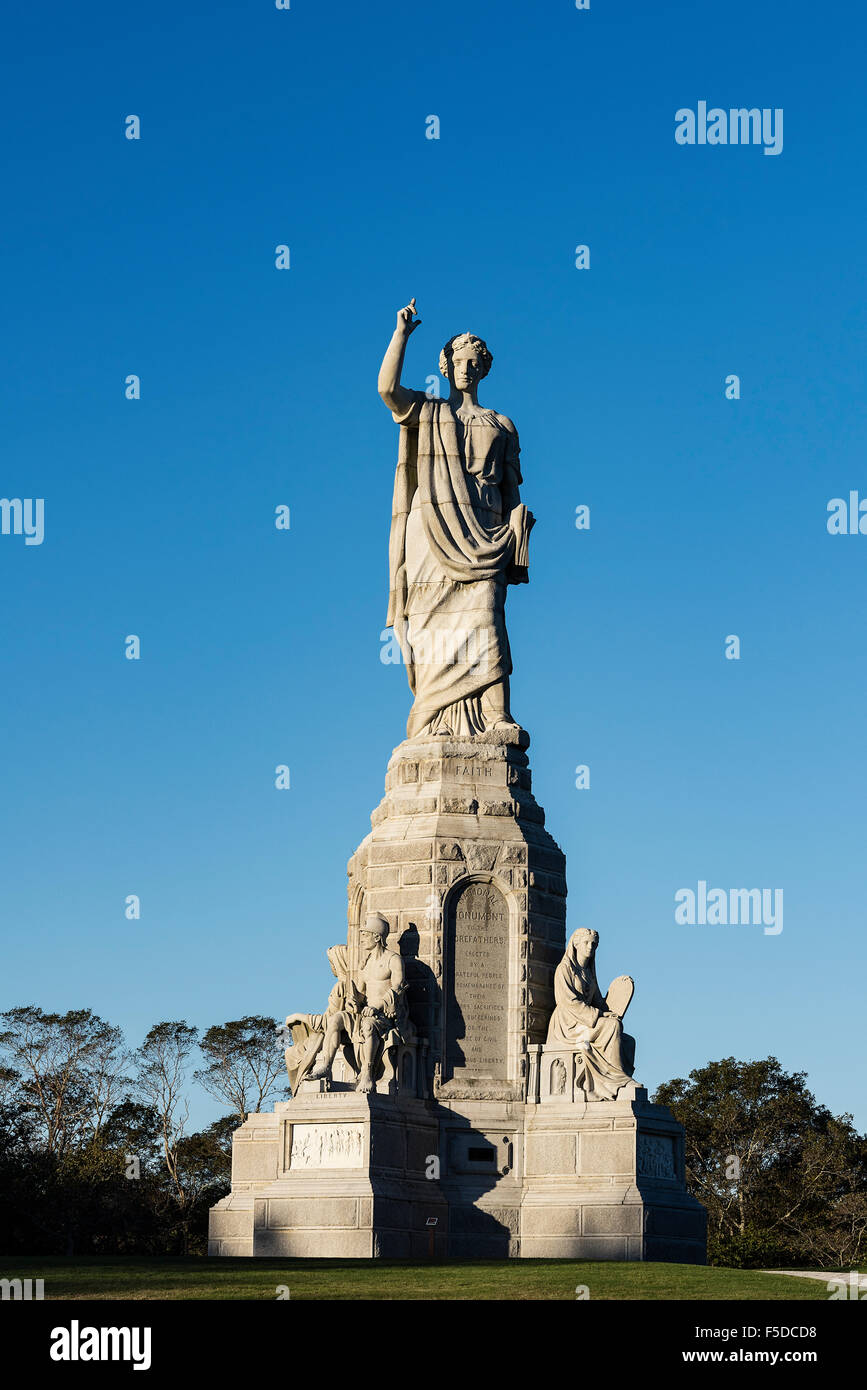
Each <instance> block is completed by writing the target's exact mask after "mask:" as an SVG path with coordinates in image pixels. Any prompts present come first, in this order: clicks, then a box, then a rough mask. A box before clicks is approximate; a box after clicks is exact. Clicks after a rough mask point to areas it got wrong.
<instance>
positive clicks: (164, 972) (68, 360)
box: [0, 0, 867, 1126]
mask: <svg viewBox="0 0 867 1390" xmlns="http://www.w3.org/2000/svg"><path fill="white" fill-rule="evenodd" d="M864 30H865V20H864V17H863V14H862V13H861V11H860V10H858V9H856V8H852V7H848V6H841V5H837V6H835V5H826V6H823V7H821V8H817V7H816V6H814V5H812V4H806V3H804V2H803V0H790V3H788V4H786V5H783V4H782V3H776V4H771V3H767V2H766V0H749V3H747V0H735V3H730V4H728V5H726V6H717V7H710V6H697V5H696V4H695V3H694V0H690V3H687V0H674V2H673V3H668V4H666V5H660V6H654V5H648V4H646V3H645V4H639V3H637V0H636V3H624V2H623V0H592V2H591V9H590V10H589V11H587V12H579V11H576V10H575V8H574V6H573V5H572V4H571V3H567V0H561V3H556V4H554V3H545V4H539V5H529V4H525V3H515V0H498V3H494V0H478V2H477V3H474V4H472V5H461V4H458V3H455V2H454V0H444V2H443V3H441V4H439V5H437V6H435V7H430V6H422V5H418V6H410V5H407V4H406V3H397V0H394V2H391V0H385V2H383V0H381V2H380V3H378V4H375V5H365V6H361V5H357V4H354V3H349V0H339V3H329V2H328V0H316V3H313V0H292V8H291V10H289V11H278V10H276V8H274V7H273V5H270V6H269V4H268V3H267V0H259V2H258V3H251V2H250V0H246V3H241V0H235V3H208V4H204V3H184V4H183V5H177V4H176V3H173V4H169V3H150V4H144V5H137V6H131V7H117V6H114V5H112V6H110V5H108V4H104V3H94V4H92V5H90V6H88V7H87V8H86V10H84V11H82V10H80V9H75V8H72V7H69V6H68V5H61V4H59V3H48V4H43V5H40V6H38V7H35V8H32V7H31V8H30V9H27V8H26V7H23V6H22V7H17V8H16V12H15V13H14V15H10V16H7V19H6V21H5V33H4V39H5V42H4V44H3V46H2V58H0V63H2V77H3V81H2V83H0V105H2V119H3V131H4V142H3V143H4V154H5V171H4V193H5V202H6V215H5V217H4V225H3V249H4V259H5V261H6V266H7V283H6V292H5V296H4V298H5V306H4V318H5V328H6V335H5V336H6V353H5V364H4V370H3V374H2V397H3V402H2V408H3V418H4V434H5V436H6V439H5V448H4V451H3V467H2V475H0V493H2V495H3V496H6V497H25V498H30V497H33V498H36V497H42V498H44V499H45V527H46V531H45V540H44V543H43V544H42V545H41V546H31V547H25V546H24V544H23V538H22V537H20V536H19V537H15V536H0V583H2V593H3V604H2V619H0V622H2V628H0V632H2V638H0V650H2V655H3V661H4V668H5V669H4V675H3V681H2V689H0V712H2V719H3V727H4V733H5V737H4V757H3V762H2V782H0V846H2V849H0V854H2V860H3V863H2V875H3V892H2V907H0V911H2V918H3V928H4V930H3V937H4V961H5V970H4V987H3V990H2V997H3V999H2V1002H3V1006H4V1007H5V1006H7V1005H12V1004H16V1003H21V1002H29V1001H34V1002H37V1003H39V1004H41V1005H42V1006H43V1007H45V1008H51V1009H66V1008H69V1007H78V1006H89V1007H92V1008H94V1009H95V1010H96V1011H97V1012H99V1013H101V1014H103V1015H104V1016H106V1017H108V1018H110V1019H111V1020H112V1021H115V1022H118V1023H120V1024H122V1025H123V1026H124V1028H125V1029H126V1030H127V1032H128V1034H129V1036H130V1038H131V1040H132V1041H133V1042H138V1041H139V1039H140V1038H141V1036H142V1035H143V1033H144V1032H145V1031H146V1029H147V1028H148V1027H149V1026H150V1024H151V1023H153V1022H155V1021H157V1020H159V1019H163V1018H175V1017H182V1016H183V1017H186V1018H187V1019H188V1020H189V1021H190V1022H194V1023H198V1024H199V1025H201V1026H203V1027H205V1026H207V1025H208V1024H210V1023H212V1022H217V1021H222V1020H224V1019H228V1018H236V1017H239V1016H241V1015H242V1014H244V1013H248V1012H261V1013H266V1014H274V1015H278V1016H282V1015H283V1014H284V1013H285V1012H286V1011H287V1010H288V1009H290V1008H291V1009H296V1008H312V1009H316V1008H319V1007H321V1006H322V1005H323V1004H324V1001H325V998H326V997H327V992H328V988H329V984H330V982H331V977H330V972H329V970H328V966H327V963H326V961H325V949H326V947H327V946H329V945H331V944H332V943H333V942H336V941H340V940H342V939H344V935H345V903H346V898H345V882H346V880H345V865H346V860H347V859H348V857H349V855H350V854H351V853H352V852H353V850H354V849H355V847H356V845H357V844H358V842H359V841H360V840H361V839H362V837H363V836H364V834H365V833H366V831H367V829H368V827H369V819H368V817H369V814H370V811H371V810H372V809H373V808H374V806H375V805H376V804H377V803H378V801H379V799H380V796H381V794H382V783H383V777H384V773H385V767H386V763H387V759H388V756H389V753H390V751H391V749H392V747H393V746H394V745H395V744H396V743H398V742H399V741H400V739H401V738H402V737H403V732H404V728H405V720H406V715H407V712H408V707H409V699H410V697H409V692H408V689H407V687H406V681H405V674H404V672H403V671H402V670H400V669H399V668H395V667H390V666H385V665H383V664H382V663H381V662H380V660H379V652H380V632H381V631H382V626H383V622H384V619H385V604H386V588H387V537H388V522H389V509H390V501H391V488H392V480H393V471H394V463H395V459H396V450H397V437H396V433H397V432H396V430H395V427H394V425H393V423H392V421H391V419H390V417H389V415H388V414H387V412H386V411H385V410H384V408H383V407H382V405H381V403H380V401H379V399H378V397H377V395H376V390H375V383H376V373H377V369H378V366H379V361H380V359H381V356H382V353H383V351H384V349H385V346H386V344H387V342H388V339H389V336H390V334H391V331H392V328H393V324H394V315H395V311H396V309H397V308H399V307H400V306H401V305H402V304H404V303H405V302H406V301H407V300H408V299H409V297H410V296H411V295H413V294H414V295H416V296H417V299H418V305H419V311H420V314H421V317H422V320H423V323H422V327H421V328H420V329H419V330H418V331H417V333H416V334H415V335H414V336H413V338H412V340H411V343H410V345H409V349H408V360H407V371H406V375H405V380H406V382H407V384H408V385H412V386H416V387H423V386H424V379H425V377H426V376H428V375H429V374H431V373H432V372H435V371H436V369H437V366H436V364H437V357H438V353H439V349H440V347H441V345H442V343H443V342H444V341H445V340H446V339H447V338H448V337H450V336H451V335H452V334H453V333H456V332H460V331H465V330H471V331H473V332H475V333H478V334H480V335H481V336H483V337H484V338H486V340H487V342H488V344H489V346H490V348H491V349H492V351H493V354H494V366H493V369H492V372H491V375H490V376H489V378H488V379H487V381H486V382H485V383H484V389H483V391H482V393H481V399H482V401H483V403H484V404H488V405H491V406H493V407H494V408H496V409H498V410H500V411H502V412H505V413H506V414H508V415H509V416H511V417H512V418H513V419H514V420H515V422H516V424H517V427H518V430H519V432H520V436H521V444H522V451H523V452H522V458H523V469H524V478H525V484H524V489H523V496H524V500H525V501H526V503H527V504H528V506H530V507H531V508H532V510H533V511H534V513H535V514H536V516H537V518H538V524H537V527H536V530H535V531H534V534H533V540H532V547H531V565H532V569H531V577H532V582H531V584H530V585H529V586H528V587H525V588H520V589H515V590H513V591H512V592H511V594H510V599H509V608H508V617H509V627H510V636H511V642H512V649H513V655H514V659H515V675H514V679H513V708H514V712H515V715H516V717H517V718H518V719H519V720H520V722H521V723H523V724H524V725H525V726H526V727H527V728H528V729H529V730H530V732H531V735H532V740H533V742H532V746H531V750H530V756H531V761H532V765H533V770H534V785H535V790H536V793H537V796H538V797H539V799H540V801H541V802H542V804H543V805H544V806H545V808H546V812H547V823H548V827H549V829H550V830H551V832H552V834H553V835H554V836H555V838H556V839H557V840H558V841H559V843H560V844H561V846H562V847H563V849H564V850H565V852H566V856H567V870H568V879H569V890H570V891H569V925H570V927H575V926H579V925H591V926H593V927H595V928H597V929H598V930H599V931H600V933H601V937H602V940H601V945H600V951H599V966H600V975H601V976H606V977H607V978H611V977H613V976H614V975H617V974H620V973H621V972H624V971H628V972H629V973H630V974H632V975H634V976H635V978H636V981H637V994H636V999H635V1003H634V1005H633V1007H632V1011H631V1012H630V1015H629V1019H630V1024H631V1029H632V1031H633V1032H634V1033H635V1034H636V1035H637V1037H638V1042H639V1050H638V1074H639V1076H640V1077H641V1079H642V1080H644V1081H645V1082H646V1083H647V1084H648V1085H650V1086H655V1085H656V1084H658V1083H659V1082H660V1081H662V1080H664V1079H667V1078H669V1077H671V1076H674V1075H684V1074H685V1073H687V1072H688V1071H689V1070H690V1069H691V1068H693V1067H695V1066H700V1065H702V1064H704V1063H705V1062H706V1061H708V1060H709V1059H711V1058H717V1057H721V1056H726V1055H731V1054H734V1055H735V1056H738V1057H741V1058H749V1057H756V1056H765V1055H767V1054H769V1053H774V1054H776V1055H777V1056H778V1057H779V1058H780V1059H781V1061H782V1063H783V1065H784V1066H786V1067H787V1068H789V1069H792V1070H806V1071H807V1072H808V1073H809V1077H810V1083H811V1085H812V1086H813V1088H814V1090H815V1091H816V1093H817V1095H818V1097H819V1099H820V1100H822V1101H823V1102H824V1103H826V1104H827V1105H829V1106H830V1107H831V1108H832V1109H834V1110H835V1111H842V1110H849V1111H853V1112H854V1113H855V1115H856V1119H858V1120H859V1122H860V1123H861V1125H862V1126H864V1125H865V1124H867V1101H865V1094H864V1083H863V1079H862V1076H861V1073H862V1070H863V1069H862V1068H861V1067H860V1064H859V1057H860V1049H861V1044H862V1039H863V1031H864V1030H863V1018H862V1009H863V973H864V964H865V962H864V954H865V953H864V945H863V941H864V915H865V914H864V895H865V890H864V877H865V855H864V840H865V835H864V828H865V827H864V820H865V812H864V790H863V783H864V775H865V720H864V713H863V704H864V700H863V691H864V686H865V676H867V653H865V647H864V641H863V630H864V621H863V615H864V608H865V602H867V585H865V579H864V575H865V563H867V537H864V536H850V537H832V536H829V534H828V532H827V529H826V508H827V504H828V501H829V499H830V498H832V497H837V496H847V495H848V492H849V490H850V489H860V490H861V491H862V493H863V494H864V495H867V468H865V464H864V449H863V433H864V409H863V400H864V394H865V393H864V385H865V383H864V362H865V315H864V290H865V283H864V282H865V272H864V252H863V227H864V223H865V216H864V211H865V209H864V203H865V194H864V180H863V162H864V152H863V140H864V121H863V109H862V104H863V99H862V95H861V93H862V90H863V72H862V66H863V59H862V54H863V41H864V37H865V34H864ZM700 100H706V101H707V102H708V105H709V106H714V105H718V106H720V107H723V108H729V107H739V106H748V107H751V106H757V107H772V108H778V107H779V108H783V110H784V113H785V121H784V131H785V139H784V149H783V152H782V154H781V155H779V156H778V157H767V156H765V155H763V153H762V150H761V149H760V148H754V147H734V146H729V147H709V146H705V147H698V146H696V147H682V146H679V145H677V144H676V143H675V140H674V128H675V111H676V110H677V109H678V108H681V107H687V106H689V107H692V108H695V107H696V106H697V103H698V102H699V101H700ZM132 113H134V114H137V115H138V116H140V118H141V139H140V140H139V141H128V140H126V139H125V138H124V120H125V117H126V116H127V115H129V114H132ZM430 114H436V115H438V116H439V118H440V122H441V134H440V139H439V140H438V141H433V140H427V139H426V138H425V118H426V117H427V116H428V115H430ZM281 243H285V244H288V245H289V246H290V248H291V269H290V270H288V271H278V270H277V269H276V268H275V265H274V249H275V247H276V246H277V245H278V244H281ZM579 243H581V244H587V245H589V246H590V248H591V265H590V269H589V270H587V271H579V270H577V269H576V268H575V265H574V248H575V246H576V245H577V244H579ZM130 373H135V374H137V375H139V376H140V378H141V383H142V398H141V400H139V401H128V400H126V399H125V397H124V380H125V378H126V377H127V375H128V374H130ZM730 373H736V374H738V376H739V377H740V380H741V398H740V400H738V401H730V400H727V399H726V398H725V394H724V387H725V378H726V376H727V375H729V374H730ZM280 503H285V504H287V505H289V506H290V507H291V515H292V523H291V530H290V531H289V532H278V531H277V530H275V528H274V525H273V515H274V508H275V507H276V506H277V505H278V504H280ZM580 503H586V504H588V505H589V506H590V507H591V527H590V530H589V531H586V532H578V531H576V529H575V526H574V516H575V508H576V506H577V505H578V504H580ZM129 633H135V634H138V635H139V636H140V638H141V643H142V659H141V660H140V661H138V662H131V661H127V660H126V659H125V658H124V638H125V637H126V635H127V634H129ZM730 633H736V634H738V635H739V636H740V638H741V644H742V655H741V659H740V661H737V662H735V661H727V660H726V659H725V657H724V643H725V638H726V636H727V635H728V634H730ZM278 763H286V764H288V765H289V767H290V769H291V783H292V785H291V790H289V791H284V792H278V791H277V790H276V789H275V787H274V768H275V766H276V765H277V764H278ZM579 763H586V764H588V765H589V766H590V769H591V786H590V789H589V790H586V791H578V790H576V789H575V786H574V781H575V778H574V769H575V767H576V765H577V764H579ZM700 879H704V880H706V881H707V882H708V883H709V884H710V885H711V886H716V887H722V888H726V889H729V888H739V887H745V888H748V887H767V888H782V889H783V890H784V895H785V925H784V930H783V932H782V933H781V934H779V935H777V936H769V935H765V934H764V933H763V932H762V929H761V927H757V926H738V927H710V926H693V927H689V926H679V925H677V924H676V923H675V920H674V894H675V892H676V891H677V890H678V889H680V888H683V887H693V888H694V887H695V886H696V884H697V882H698V880H700ZM130 893H136V894H138V895H139V896H140V898H141V902H142V917H141V920H140V921H139V922H129V921H127V920H126V919H125V916H124V900H125V898H126V896H127V894H130ZM210 1113H211V1109H210V1104H209V1103H205V1102H202V1105H201V1116H202V1117H207V1116H208V1115H210Z"/></svg>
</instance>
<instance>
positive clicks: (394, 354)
mask: <svg viewBox="0 0 867 1390" xmlns="http://www.w3.org/2000/svg"><path fill="white" fill-rule="evenodd" d="M414 316H415V298H412V299H411V300H410V301H409V304H407V306H406V308H405V309H398V311H397V327H396V328H395V330H394V333H393V334H392V338H391V342H390V343H389V345H388V347H387V348H386V351H385V356H384V357H383V359H382V366H381V367H380V369H379V380H378V382H377V383H376V385H377V390H378V391H379V394H380V396H381V397H382V399H383V400H384V401H385V404H386V405H387V406H388V408H389V410H392V411H394V413H395V415H403V414H405V413H406V411H407V410H409V408H410V406H411V405H412V402H413V395H412V392H411V391H407V389H406V387H405V386H401V384H400V374H401V372H402V371H403V356H404V353H405V352H406V344H407V339H408V338H409V335H410V334H411V333H414V332H415V330H416V329H417V328H418V326H419V324H420V323H421V319H415V320H414ZM413 320H414V321H413Z"/></svg>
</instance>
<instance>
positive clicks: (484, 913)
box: [446, 883, 509, 1080]
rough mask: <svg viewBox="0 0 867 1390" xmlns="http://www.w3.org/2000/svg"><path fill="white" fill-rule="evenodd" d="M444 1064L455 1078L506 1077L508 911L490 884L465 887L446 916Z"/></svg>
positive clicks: (496, 890) (499, 1078)
mask: <svg viewBox="0 0 867 1390" xmlns="http://www.w3.org/2000/svg"><path fill="white" fill-rule="evenodd" d="M447 941H448V945H447V951H448V988H447V991H446V999H447V1001H448V1002H447V1013H446V1035H447V1053H446V1056H447V1064H448V1070H449V1073H450V1074H451V1075H453V1076H479V1077H491V1078H493V1079H496V1080H501V1079H504V1078H505V1076H506V1060H507V1051H508V1038H507V1026H508V1001H509V908H508V904H507V903H506V900H505V898H504V897H503V895H502V893H501V892H500V890H499V888H497V887H496V886H495V885H494V884H493V883H468V884H467V885H466V886H465V887H464V888H462V889H461V890H460V892H459V893H458V894H457V895H456V897H455V898H454V899H453V901H452V904H451V910H450V912H449V921H448V936H447Z"/></svg>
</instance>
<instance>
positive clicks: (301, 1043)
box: [277, 946, 356, 1095]
mask: <svg viewBox="0 0 867 1390" xmlns="http://www.w3.org/2000/svg"><path fill="white" fill-rule="evenodd" d="M327 955H328V964H329V965H330V966H331V973H332V974H333V975H334V977H335V978H336V980H337V984H336V985H335V986H334V988H333V989H332V991H331V993H330V994H329V996H328V1004H327V1006H326V1009H325V1012H324V1013H322V1014H287V1015H286V1022H285V1024H284V1025H283V1028H278V1030H277V1031H278V1033H283V1032H284V1031H285V1029H290V1030H291V1033H292V1042H293V1044H294V1046H292V1047H287V1048H286V1052H285V1057H286V1070H287V1072H288V1073H289V1086H290V1088H291V1090H292V1094H293V1095H294V1094H295V1092H296V1091H297V1089H298V1086H299V1084H300V1083H301V1082H302V1081H303V1080H304V1079H305V1077H306V1076H308V1075H309V1073H310V1071H311V1070H312V1068H313V1066H314V1064H315V1062H316V1058H317V1057H318V1055H319V1053H320V1052H321V1051H322V1044H323V1043H324V1042H325V1034H326V1031H327V1029H328V1024H329V1022H330V1021H331V1019H332V1018H333V1017H334V1015H335V1014H336V1013H339V1012H340V1010H341V1009H342V1008H343V1007H344V1004H345V1002H346V992H347V988H348V986H349V966H348V962H347V948H346V947H345V946H329V948H328V951H327ZM347 1060H348V1061H349V1064H350V1066H352V1067H353V1070H356V1068H355V1066H354V1060H355V1059H354V1057H353V1056H350V1057H348V1058H347Z"/></svg>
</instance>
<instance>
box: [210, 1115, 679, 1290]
mask: <svg viewBox="0 0 867 1390" xmlns="http://www.w3.org/2000/svg"><path fill="white" fill-rule="evenodd" d="M468 1089H469V1090H470V1091H471V1092H472V1088H468ZM639 1096H640V1097H641V1098H640V1099H630V1098H623V1099H618V1100H616V1101H596V1102H587V1103H586V1104H583V1105H581V1104H574V1103H568V1102H566V1101H563V1102H561V1103H559V1104H558V1103H556V1102H555V1101H553V1099H552V1100H551V1101H549V1102H548V1103H546V1104H544V1105H540V1104H533V1103H530V1104H528V1103H525V1102H522V1101H515V1100H501V1099H497V1098H493V1097H491V1098H488V1099H484V1100H481V1099H476V1098H474V1097H473V1095H472V1094H470V1095H465V1096H456V1095H450V1096H449V1097H448V1098H447V1099H440V1100H438V1101H421V1100H416V1099H412V1100H406V1099H404V1098H402V1097H400V1096H380V1095H377V1094H375V1093H374V1094H372V1095H368V1096H362V1095H358V1094H357V1093H356V1092H353V1091H330V1092H329V1091H321V1092H320V1091H315V1092H314V1091H311V1092H306V1093H304V1094H302V1095H299V1096H298V1097H297V1098H295V1099H293V1100H291V1101H288V1102H285V1103H283V1104H281V1105H278V1106H277V1107H276V1109H275V1111H274V1112H273V1114H268V1115H253V1116H251V1117H250V1119H249V1120H248V1121H247V1123H246V1124H245V1125H243V1126H242V1127H241V1129H239V1130H238V1131H237V1133H236V1135H235V1143H234V1162H233V1184H232V1192H231V1195H230V1196H229V1197H226V1198H224V1199H223V1201H222V1202H219V1203H218V1204H217V1205H216V1206H215V1207H214V1208H212V1211H211V1227H210V1244H209V1253H210V1254H212V1255H262V1256H264V1255H271V1256H281V1257H291V1258H302V1259H303V1258H318V1259H322V1258H333V1259H365V1258H368V1259H369V1258H371V1257H374V1256H381V1257H383V1258H391V1259H424V1258H426V1257H427V1256H429V1255H430V1254H436V1255H440V1256H445V1255H449V1256H451V1257H457V1258H467V1259H478V1258H487V1259H510V1258H525V1259H533V1258H536V1259H538V1258H546V1259H573V1260H574V1259H587V1260H667V1261H676V1262H678V1263H684V1264H703V1263H704V1261H705V1223H706V1215H705V1211H704V1208H703V1207H701V1206H700V1205H699V1203H698V1202H696V1201H695V1200H694V1199H693V1198H692V1197H690V1195H689V1194H688V1193H687V1191H686V1188H685V1185H684V1180H683V1130H682V1129H681V1127H680V1125H678V1124H677V1122H676V1121H675V1120H674V1119H673V1118H672V1116H671V1113H670V1112H669V1111H668V1110H667V1109H665V1107H663V1106H658V1105H651V1104H650V1103H649V1102H648V1101H647V1100H646V1099H645V1098H644V1097H645V1096H646V1093H645V1092H643V1091H640V1092H639Z"/></svg>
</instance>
